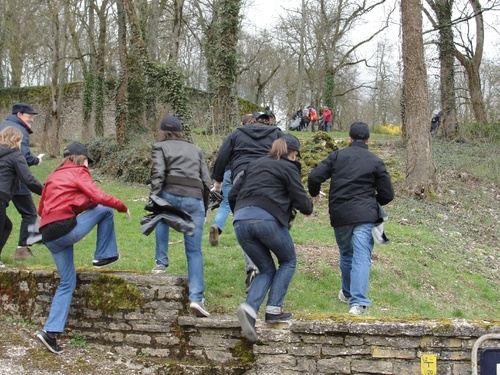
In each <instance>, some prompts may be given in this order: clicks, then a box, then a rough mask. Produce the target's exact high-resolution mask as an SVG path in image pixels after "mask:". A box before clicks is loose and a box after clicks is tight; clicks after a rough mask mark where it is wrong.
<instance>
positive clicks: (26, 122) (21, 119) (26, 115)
mask: <svg viewBox="0 0 500 375" xmlns="http://www.w3.org/2000/svg"><path fill="white" fill-rule="evenodd" d="M37 114H38V113H37V112H36V111H35V110H34V109H33V107H32V106H31V105H30V104H27V103H15V104H14V105H13V106H12V114H11V115H9V116H8V117H7V119H6V120H5V121H4V122H3V123H2V124H0V131H1V130H3V129H5V128H6V127H8V126H13V127H14V128H16V129H19V130H20V131H21V133H22V134H23V140H22V141H21V152H22V153H23V155H24V157H25V158H26V162H27V163H28V165H29V166H32V165H38V164H40V163H41V162H42V157H41V155H40V156H38V157H36V156H34V155H33V154H32V153H31V151H30V140H29V138H30V134H32V133H33V130H31V125H32V124H33V122H34V116H35V115H37ZM12 202H13V203H14V206H15V207H16V209H17V211H18V212H19V213H20V214H21V217H22V220H21V228H20V229H19V242H18V244H17V248H16V252H15V253H14V260H21V259H27V258H30V257H32V256H33V253H32V252H31V249H30V248H29V247H28V235H29V231H28V227H29V226H30V225H32V224H34V223H35V222H36V219H37V213H36V207H35V203H34V202H33V197H32V196H31V191H30V190H29V189H28V187H27V186H26V185H25V184H23V183H20V184H19V188H18V190H17V192H16V193H15V194H14V196H13V197H12Z"/></svg>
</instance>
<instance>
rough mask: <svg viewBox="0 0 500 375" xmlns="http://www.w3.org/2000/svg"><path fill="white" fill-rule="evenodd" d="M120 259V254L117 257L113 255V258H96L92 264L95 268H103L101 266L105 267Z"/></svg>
mask: <svg viewBox="0 0 500 375" xmlns="http://www.w3.org/2000/svg"><path fill="white" fill-rule="evenodd" d="M118 259H120V254H118V255H117V256H115V257H111V258H104V259H94V260H93V261H92V265H93V266H94V267H95V268H101V267H104V266H109V265H110V264H113V263H115V262H118Z"/></svg>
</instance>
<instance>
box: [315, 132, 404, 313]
mask: <svg viewBox="0 0 500 375" xmlns="http://www.w3.org/2000/svg"><path fill="white" fill-rule="evenodd" d="M349 137H350V138H351V143H350V145H349V147H347V148H344V149H342V150H338V151H334V152H332V153H330V154H329V155H328V157H327V158H326V159H325V160H323V161H322V162H321V163H320V164H318V166H317V167H316V168H314V169H313V170H311V172H310V173H309V178H308V181H307V184H308V189H309V194H311V196H312V197H315V198H316V200H317V199H318V198H319V192H320V188H321V183H323V182H324V181H326V180H327V179H330V193H329V200H328V203H329V204H328V206H329V213H330V224H331V225H332V227H333V229H334V232H335V239H336V241H337V245H338V247H339V252H340V271H341V277H342V289H341V290H340V291H339V294H338V298H339V299H340V300H341V301H342V302H344V303H348V304H349V306H350V309H349V313H350V314H354V315H363V314H366V313H367V312H368V306H370V304H371V300H370V298H368V282H369V277H370V265H371V255H372V250H373V245H374V239H373V233H372V231H373V228H374V225H375V223H376V222H378V221H379V219H380V210H379V205H380V206H383V205H386V204H388V203H389V202H391V201H392V200H393V199H394V188H393V186H392V183H391V176H390V175H389V173H388V172H387V169H386V166H385V164H384V162H383V161H382V160H381V159H380V158H379V157H377V156H376V155H375V154H373V153H372V152H370V151H368V145H367V144H368V139H369V138H370V131H369V129H368V125H367V124H365V123H364V122H355V123H354V124H352V125H351V127H350V130H349Z"/></svg>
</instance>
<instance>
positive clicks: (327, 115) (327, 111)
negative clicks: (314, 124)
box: [320, 106, 332, 132]
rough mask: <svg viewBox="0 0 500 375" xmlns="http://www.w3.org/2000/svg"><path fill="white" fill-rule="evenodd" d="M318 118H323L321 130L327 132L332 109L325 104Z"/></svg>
mask: <svg viewBox="0 0 500 375" xmlns="http://www.w3.org/2000/svg"><path fill="white" fill-rule="evenodd" d="M320 119H323V121H324V129H321V130H324V131H326V132H329V131H330V130H331V125H332V111H331V110H330V108H328V107H327V106H325V107H324V108H323V113H322V114H321V116H320Z"/></svg>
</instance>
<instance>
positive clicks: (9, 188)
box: [0, 126, 43, 267]
mask: <svg viewBox="0 0 500 375" xmlns="http://www.w3.org/2000/svg"><path fill="white" fill-rule="evenodd" d="M22 139H23V134H22V133H21V132H20V131H19V130H18V129H16V128H14V127H12V126H8V127H6V128H5V129H4V130H2V131H0V254H1V253H2V249H3V247H4V246H5V243H6V242H7V240H8V238H9V236H10V232H11V231H12V222H11V221H10V219H9V217H8V216H7V206H8V205H9V202H10V200H11V199H12V196H13V195H14V192H15V191H16V189H17V187H18V184H19V183H20V181H22V182H24V184H26V186H28V188H29V189H30V190H31V191H32V192H33V193H35V194H38V195H41V194H42V188H43V186H42V184H41V183H40V182H38V180H37V179H36V178H35V177H33V175H32V174H31V171H30V168H29V166H28V164H27V163H26V159H25V158H24V155H23V154H22V153H21V151H20V148H21V141H22ZM0 267H5V265H4V264H3V263H2V262H1V261H0Z"/></svg>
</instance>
